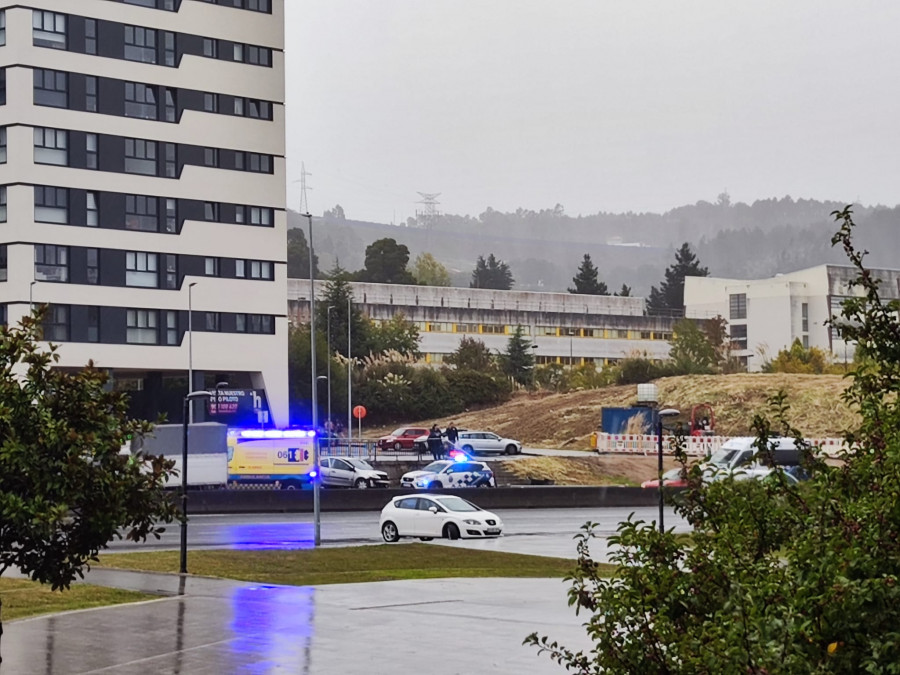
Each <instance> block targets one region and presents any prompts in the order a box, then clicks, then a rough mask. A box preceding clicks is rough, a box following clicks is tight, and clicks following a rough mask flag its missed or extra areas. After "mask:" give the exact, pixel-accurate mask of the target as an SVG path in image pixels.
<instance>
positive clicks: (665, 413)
mask: <svg viewBox="0 0 900 675" xmlns="http://www.w3.org/2000/svg"><path fill="white" fill-rule="evenodd" d="M679 414H680V413H679V411H677V410H675V409H674V408H664V409H663V410H660V411H659V412H657V413H656V457H657V479H658V480H659V531H660V532H665V531H666V528H665V525H664V524H663V518H664V515H663V418H664V417H675V416H676V415H679Z"/></svg>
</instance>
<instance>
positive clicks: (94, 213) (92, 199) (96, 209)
mask: <svg viewBox="0 0 900 675" xmlns="http://www.w3.org/2000/svg"><path fill="white" fill-rule="evenodd" d="M84 196H85V220H84V224H85V225H87V226H88V227H98V226H99V225H100V206H99V204H100V200H99V199H98V197H97V193H96V192H86V193H85V195H84Z"/></svg>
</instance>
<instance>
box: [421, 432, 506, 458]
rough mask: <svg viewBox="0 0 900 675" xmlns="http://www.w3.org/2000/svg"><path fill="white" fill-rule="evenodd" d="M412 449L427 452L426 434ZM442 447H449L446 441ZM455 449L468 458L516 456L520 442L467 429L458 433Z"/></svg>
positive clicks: (490, 433)
mask: <svg viewBox="0 0 900 675" xmlns="http://www.w3.org/2000/svg"><path fill="white" fill-rule="evenodd" d="M413 447H414V448H415V449H416V450H418V451H419V452H421V453H424V452H427V450H428V434H425V435H424V436H419V437H418V438H417V439H416V442H415V445H414V446H413ZM444 447H445V448H449V447H450V444H449V443H448V442H447V440H446V439H444ZM455 447H456V448H457V449H458V450H462V451H463V452H464V453H466V454H467V455H469V456H471V455H486V454H490V453H494V454H498V455H518V454H521V452H522V443H521V441H516V440H514V439H512V438H502V437H501V436H498V435H497V434H495V433H492V432H490V431H469V430H468V429H466V430H465V431H460V432H459V440H458V441H457V442H456V446H455Z"/></svg>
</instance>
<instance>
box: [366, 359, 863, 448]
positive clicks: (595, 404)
mask: <svg viewBox="0 0 900 675" xmlns="http://www.w3.org/2000/svg"><path fill="white" fill-rule="evenodd" d="M656 384H657V385H658V386H659V393H660V399H661V400H660V404H661V405H662V406H663V407H672V408H678V409H679V410H682V411H690V409H691V406H692V405H694V404H697V403H703V402H709V403H711V404H712V406H713V409H714V410H715V415H716V431H717V432H718V433H720V434H722V435H728V436H733V435H746V434H748V433H749V432H750V423H751V422H752V420H753V415H754V413H756V412H760V411H763V410H764V409H765V402H766V397H767V396H770V395H771V394H774V393H776V392H777V391H778V390H780V389H783V390H784V391H785V392H786V393H787V394H788V400H789V402H790V405H791V415H790V417H791V421H792V422H793V423H794V424H795V425H796V426H797V427H798V428H799V429H801V430H802V431H803V433H804V434H805V435H806V436H809V437H820V436H836V435H839V434H840V432H841V431H842V430H843V429H845V428H846V427H847V426H849V425H852V424H853V423H854V422H855V419H856V416H855V414H854V413H852V412H851V411H850V410H849V409H848V408H847V406H846V405H845V404H844V402H843V401H842V400H841V392H842V391H843V390H844V388H845V387H846V384H847V382H846V380H844V378H843V377H841V376H839V375H785V374H771V375H766V374H760V373H753V374H748V373H743V374H738V375H691V376H682V377H668V378H663V379H661V380H657V382H656ZM636 393H637V387H636V386H634V385H628V386H620V387H607V388H605V389H591V390H588V391H579V392H573V393H569V394H520V395H517V396H516V397H515V398H514V399H513V400H511V401H510V402H508V403H505V404H503V405H501V406H497V407H494V408H487V409H484V410H478V411H474V412H469V413H463V414H460V415H456V416H455V417H454V420H455V421H456V423H457V424H458V425H459V426H460V427H467V428H469V429H488V430H490V431H494V432H496V433H499V434H502V435H505V436H509V437H512V438H516V439H519V440H521V441H522V442H524V443H525V444H526V445H530V446H536V447H553V448H586V447H587V446H588V437H589V436H590V433H591V432H592V431H593V430H595V429H597V428H598V427H599V425H600V409H601V408H602V407H604V406H628V405H632V404H633V403H634V402H635V398H636ZM449 421H450V420H449V419H447V420H420V421H419V422H421V423H422V425H423V426H426V425H431V423H432V422H438V424H440V425H441V426H442V427H443V426H445V425H446V423H447V422H449ZM411 422H412V421H411ZM383 431H390V429H387V430H385V429H370V430H369V431H368V432H366V431H365V430H364V432H363V433H364V435H367V436H370V435H373V436H374V435H375V434H378V433H379V432H383Z"/></svg>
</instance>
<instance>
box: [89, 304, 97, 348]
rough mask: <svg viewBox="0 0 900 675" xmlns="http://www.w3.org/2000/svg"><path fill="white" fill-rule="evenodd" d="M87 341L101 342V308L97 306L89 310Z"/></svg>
mask: <svg viewBox="0 0 900 675" xmlns="http://www.w3.org/2000/svg"><path fill="white" fill-rule="evenodd" d="M87 341H88V342H100V308H99V307H97V306H96V305H92V306H90V307H88V308H87Z"/></svg>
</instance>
